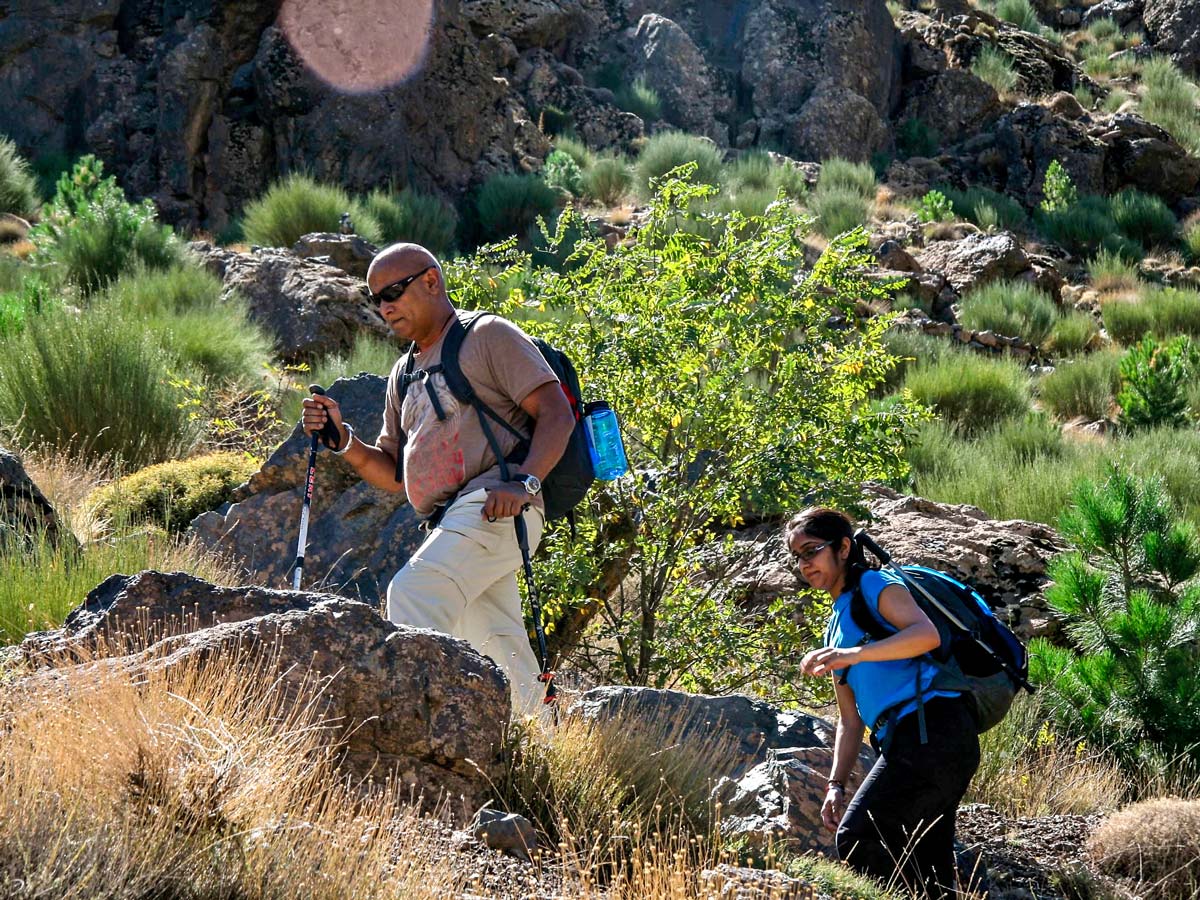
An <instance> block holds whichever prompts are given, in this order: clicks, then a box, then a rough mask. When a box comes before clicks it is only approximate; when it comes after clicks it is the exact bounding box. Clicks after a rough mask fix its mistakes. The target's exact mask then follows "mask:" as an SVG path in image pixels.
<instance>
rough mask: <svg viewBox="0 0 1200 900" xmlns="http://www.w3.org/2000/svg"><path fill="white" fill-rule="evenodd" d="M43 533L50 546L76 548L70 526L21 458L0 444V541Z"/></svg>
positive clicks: (35, 537)
mask: <svg viewBox="0 0 1200 900" xmlns="http://www.w3.org/2000/svg"><path fill="white" fill-rule="evenodd" d="M42 537H44V538H45V539H46V540H47V541H49V543H50V544H51V545H53V546H57V545H59V544H63V543H65V544H66V545H68V546H69V547H71V548H74V549H79V542H78V541H76V539H75V535H74V534H72V533H71V529H70V528H68V527H66V526H65V525H63V524H62V523H61V522H60V521H59V518H58V515H57V514H56V513H55V512H54V507H53V506H51V505H50V501H49V500H47V499H46V497H45V495H44V494H43V493H42V492H41V491H40V490H38V486H37V485H36V484H34V483H33V480H32V479H31V478H30V477H29V475H27V474H26V472H25V466H24V465H22V464H21V458H20V457H19V456H17V455H16V454H13V453H9V452H8V451H7V450H4V449H3V448H0V542H3V541H4V540H6V539H10V538H11V539H16V540H18V541H25V542H30V541H36V540H39V539H41V538H42Z"/></svg>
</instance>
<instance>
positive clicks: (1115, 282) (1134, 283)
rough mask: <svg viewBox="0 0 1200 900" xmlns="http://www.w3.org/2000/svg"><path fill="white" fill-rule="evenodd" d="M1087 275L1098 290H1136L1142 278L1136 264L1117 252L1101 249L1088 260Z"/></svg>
mask: <svg viewBox="0 0 1200 900" xmlns="http://www.w3.org/2000/svg"><path fill="white" fill-rule="evenodd" d="M1087 269H1088V277H1090V278H1091V280H1092V287H1094V288H1095V289H1096V290H1098V291H1100V292H1102V293H1103V292H1106V291H1136V290H1137V289H1138V288H1139V287H1141V284H1142V280H1141V277H1140V276H1139V275H1138V269H1137V265H1136V264H1135V263H1133V262H1130V261H1129V260H1128V259H1126V258H1125V257H1123V256H1122V255H1121V254H1119V253H1114V252H1112V251H1111V250H1103V249H1102V250H1101V251H1100V252H1099V253H1097V254H1096V255H1095V256H1093V257H1092V259H1091V260H1090V261H1089V262H1088V267H1087Z"/></svg>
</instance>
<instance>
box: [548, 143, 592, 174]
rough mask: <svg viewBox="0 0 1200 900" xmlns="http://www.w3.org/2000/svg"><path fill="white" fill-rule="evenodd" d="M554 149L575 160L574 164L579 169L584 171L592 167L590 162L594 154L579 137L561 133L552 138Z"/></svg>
mask: <svg viewBox="0 0 1200 900" xmlns="http://www.w3.org/2000/svg"><path fill="white" fill-rule="evenodd" d="M554 149H555V150H557V151H559V152H560V153H565V154H567V156H569V157H571V159H573V160H575V165H577V166H579V169H580V171H582V172H586V171H587V170H588V169H590V168H591V167H592V163H594V162H595V161H596V154H595V153H593V152H592V150H591V148H589V147H588V145H587V144H585V143H584V142H583V141H581V140H579V138H577V137H574V136H573V135H567V134H562V135H559V136H558V137H556V138H555V139H554Z"/></svg>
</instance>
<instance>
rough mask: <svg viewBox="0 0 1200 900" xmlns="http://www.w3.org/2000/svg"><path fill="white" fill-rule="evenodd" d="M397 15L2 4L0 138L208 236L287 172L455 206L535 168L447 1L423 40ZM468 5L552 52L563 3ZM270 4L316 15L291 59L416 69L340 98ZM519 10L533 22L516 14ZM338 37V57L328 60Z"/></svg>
mask: <svg viewBox="0 0 1200 900" xmlns="http://www.w3.org/2000/svg"><path fill="white" fill-rule="evenodd" d="M468 5H471V4H469V3H468ZM415 6H416V9H415V10H413V11H411V12H410V14H409V15H408V16H407V17H406V18H403V19H401V18H397V17H395V15H394V14H393V16H392V17H391V18H384V19H383V20H382V22H380V21H378V20H377V19H375V18H364V16H370V15H371V6H370V5H369V4H366V5H364V4H355V3H350V4H340V5H336V4H335V5H333V6H329V7H326V8H322V7H321V5H320V4H280V3H279V0H224V2H221V3H213V2H210V0H178V2H175V0H171V2H168V0H137V2H132V0H129V2H121V0H86V2H85V0H67V2H63V3H60V2H57V0H55V2H49V0H29V2H22V3H19V4H15V5H14V4H8V6H7V8H6V9H5V10H4V13H3V16H4V18H3V25H2V26H0V71H3V72H4V77H3V78H2V79H0V132H4V133H6V134H8V135H9V136H11V137H12V138H13V139H14V140H15V141H16V142H17V144H18V146H19V147H20V148H21V150H22V151H23V152H24V153H25V154H26V155H28V156H31V157H32V156H36V155H42V154H46V153H54V152H59V153H64V154H67V155H70V156H75V155H78V154H81V153H84V152H89V151H91V152H95V153H96V154H98V155H99V156H100V157H101V158H102V159H103V161H104V162H105V164H106V166H108V168H109V170H110V171H112V172H115V173H116V175H117V177H118V180H119V181H120V183H121V184H122V186H123V187H125V188H126V189H127V190H128V191H130V192H131V193H132V194H133V195H134V196H138V197H142V196H149V197H152V198H153V199H154V200H155V201H156V202H157V204H158V205H159V207H160V209H161V210H162V212H163V214H164V216H165V217H166V218H167V219H168V220H169V221H171V222H175V223H185V224H189V225H193V226H202V227H205V228H207V229H210V230H212V231H219V230H221V229H223V228H224V227H225V226H226V225H227V224H228V223H229V221H230V218H231V217H232V216H233V215H234V214H235V213H236V212H237V211H238V210H239V209H241V208H242V207H244V206H245V204H246V203H247V202H248V201H249V200H252V199H253V198H255V197H257V196H258V195H260V194H261V193H262V192H263V191H264V189H265V188H266V186H267V185H268V184H269V183H270V181H271V180H272V179H274V178H276V177H278V176H279V175H281V174H284V173H286V172H291V171H304V170H307V171H310V172H311V173H312V174H313V175H315V176H316V177H318V178H321V179H324V180H329V181H334V182H337V183H339V184H342V185H343V186H345V187H347V188H348V189H350V190H352V191H364V190H367V189H369V188H373V187H377V186H379V185H381V184H384V183H387V182H389V181H392V180H396V181H399V182H400V183H402V184H413V185H414V186H416V187H418V188H420V189H423V190H435V191H439V192H442V193H446V194H451V195H460V194H462V193H463V192H464V191H465V190H466V189H467V188H468V186H470V185H471V184H473V183H475V182H477V181H479V180H481V179H483V178H485V177H486V176H488V175H489V174H492V173H494V172H498V171H514V170H518V169H530V168H535V167H536V164H537V162H538V161H539V160H540V159H541V158H542V157H544V156H545V153H546V151H547V144H546V142H545V139H544V137H543V136H541V134H540V132H538V131H537V129H536V127H535V126H534V125H533V123H532V121H531V119H530V116H529V115H528V112H527V111H525V110H524V107H523V106H522V105H521V104H520V102H519V100H518V99H516V98H515V97H514V96H513V95H512V94H511V92H510V91H509V89H508V86H507V84H506V82H505V81H504V79H503V77H501V72H500V71H499V70H498V69H497V68H496V60H495V58H494V57H492V56H491V55H489V54H488V53H486V52H485V51H484V49H483V40H484V39H481V38H480V37H478V36H477V35H476V30H475V29H476V28H477V27H478V25H476V24H475V23H473V22H472V21H469V20H468V18H467V17H466V16H465V15H464V10H463V3H462V2H460V0H430V2H429V4H428V7H429V13H430V15H429V19H430V21H431V23H432V25H431V28H430V33H429V34H428V36H426V34H425V27H424V23H423V22H421V21H420V19H421V18H422V16H421V10H420V6H421V4H416V5H415ZM485 6H487V7H490V9H492V10H493V11H496V14H497V15H500V14H504V15H506V16H507V18H508V19H509V20H510V23H511V24H513V27H514V28H515V32H514V33H516V34H518V35H519V36H521V37H522V40H525V39H528V40H542V39H545V40H556V39H557V36H559V35H561V34H563V29H564V28H566V27H569V26H568V25H567V20H568V19H570V16H571V14H572V10H573V9H574V7H575V6H576V4H573V3H572V4H568V3H565V2H555V0H524V2H523V3H522V4H520V5H518V4H507V3H490V4H489V3H485V2H483V0H480V2H477V3H475V4H473V8H472V12H473V13H474V14H475V15H477V16H483V17H484V18H486V15H487V13H486V11H485V10H483V9H482V7H485ZM281 7H283V10H284V13H285V14H287V13H288V11H289V10H290V14H291V15H292V17H293V19H294V18H296V16H297V15H298V13H297V10H301V8H302V7H303V8H304V9H303V10H301V13H303V14H307V15H310V16H311V13H312V11H313V10H316V11H318V13H319V15H320V19H319V20H317V21H315V22H307V23H304V26H305V27H301V26H300V25H298V24H296V23H290V25H291V27H292V29H293V32H292V34H291V37H292V38H294V39H295V40H296V41H297V42H298V43H301V44H304V43H305V42H308V43H309V45H310V46H311V48H312V49H311V51H310V52H311V53H312V54H314V55H313V56H312V58H310V59H309V60H308V61H307V62H308V63H312V62H314V61H315V60H316V57H317V56H321V57H323V60H324V62H325V63H329V62H330V61H332V63H333V65H334V66H335V67H339V66H340V67H341V68H343V69H345V70H346V73H347V75H352V76H354V78H355V79H360V78H361V77H363V76H367V77H370V76H374V75H375V74H376V73H378V72H379V71H381V69H383V68H384V67H385V66H386V65H387V64H390V63H391V62H392V61H393V59H394V58H398V57H399V56H400V55H401V54H402V53H405V52H408V53H411V54H412V55H413V56H415V57H417V58H418V59H419V63H418V65H417V66H416V69H415V71H414V72H413V73H412V74H411V76H410V77H409V78H408V79H407V80H404V81H400V82H399V83H392V84H387V85H372V89H371V90H363V89H361V87H360V88H359V89H356V90H350V91H345V90H341V89H339V88H338V87H336V86H334V84H333V83H331V82H329V81H327V80H324V79H323V78H322V77H320V76H318V75H317V74H316V71H315V70H314V67H313V65H310V64H306V61H305V59H302V58H301V56H300V55H299V54H298V52H297V51H296V50H295V49H294V46H293V43H292V42H291V41H289V36H288V34H287V33H285V30H284V28H283V27H282V20H281V19H280V14H281ZM474 7H480V8H479V9H475V8H474ZM511 8H516V9H517V10H518V12H519V15H518V14H517V13H508V12H507V10H509V9H511ZM535 8H544V9H545V15H533V16H532V17H530V16H527V15H526V13H527V12H529V11H531V10H534V9H535ZM397 9H398V8H397ZM306 11H307V12H306ZM560 13H561V14H560ZM564 17H565V18H564ZM517 18H520V19H522V21H524V23H525V24H524V26H523V27H516V25H517V23H516V19H517ZM479 21H483V20H482V19H480V20H479ZM506 27H507V26H506ZM338 29H340V31H341V33H342V35H343V37H342V38H340V39H339V37H338ZM389 30H390V31H391V33H390V34H389ZM389 39H390V40H391V41H392V44H391V47H390V48H389V49H391V51H392V52H391V53H390V54H389V55H387V56H384V55H383V54H381V53H378V52H375V54H374V55H373V56H372V55H371V52H370V48H369V47H368V45H369V44H374V45H381V44H382V45H386V43H387V41H388V40H389ZM350 40H352V41H354V42H355V43H354V45H353V47H352V48H348V49H349V51H350V52H343V53H339V52H337V51H338V46H337V45H338V44H339V43H340V42H347V41H350ZM422 49H424V53H422V52H421V51H422ZM353 51H357V52H358V53H362V54H365V55H364V57H363V59H366V60H367V61H368V62H367V65H365V66H363V65H361V64H360V61H359V60H357V59H356V57H355V52H353ZM65 60H69V64H64V61H65ZM326 74H328V73H326ZM397 77H398V75H397ZM347 83H349V82H347ZM356 83H357V82H356Z"/></svg>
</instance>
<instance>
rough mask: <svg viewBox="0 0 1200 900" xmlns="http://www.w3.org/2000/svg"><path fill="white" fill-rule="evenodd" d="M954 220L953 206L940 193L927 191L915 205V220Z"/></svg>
mask: <svg viewBox="0 0 1200 900" xmlns="http://www.w3.org/2000/svg"><path fill="white" fill-rule="evenodd" d="M953 218H954V204H953V203H951V202H950V200H948V199H947V198H946V195H945V194H943V193H942V192H941V191H928V192H927V193H926V194H925V196H924V197H922V198H921V199H920V201H919V202H918V203H917V219H919V220H920V221H922V222H945V221H947V220H948V219H953Z"/></svg>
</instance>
